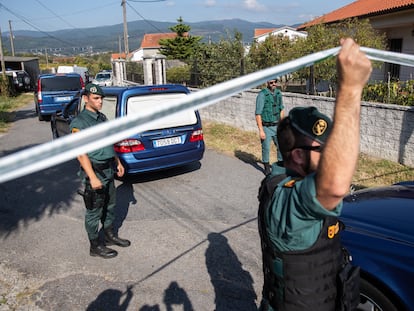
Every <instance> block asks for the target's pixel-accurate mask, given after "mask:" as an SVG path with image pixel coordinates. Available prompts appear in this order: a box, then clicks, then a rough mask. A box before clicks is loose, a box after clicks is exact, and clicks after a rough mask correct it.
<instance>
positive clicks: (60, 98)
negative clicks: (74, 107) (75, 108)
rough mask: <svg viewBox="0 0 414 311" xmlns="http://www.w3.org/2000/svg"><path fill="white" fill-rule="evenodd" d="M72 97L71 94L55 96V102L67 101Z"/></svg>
mask: <svg viewBox="0 0 414 311" xmlns="http://www.w3.org/2000/svg"><path fill="white" fill-rule="evenodd" d="M71 99H72V97H71V96H65V97H55V101H57V102H68V101H70V100H71Z"/></svg>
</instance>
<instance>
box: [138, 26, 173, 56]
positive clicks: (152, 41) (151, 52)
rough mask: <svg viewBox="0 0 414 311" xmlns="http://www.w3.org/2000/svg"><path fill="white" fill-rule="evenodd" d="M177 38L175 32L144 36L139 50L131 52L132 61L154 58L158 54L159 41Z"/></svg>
mask: <svg viewBox="0 0 414 311" xmlns="http://www.w3.org/2000/svg"><path fill="white" fill-rule="evenodd" d="M176 36H177V34H176V33H175V32H166V33H148V34H145V35H144V38H143V39H142V41H141V46H140V47H139V49H137V50H135V51H133V52H132V57H131V60H132V61H141V60H143V59H144V58H151V57H155V55H157V54H159V51H160V47H161V46H160V43H159V41H160V40H161V39H174V38H175V37H176Z"/></svg>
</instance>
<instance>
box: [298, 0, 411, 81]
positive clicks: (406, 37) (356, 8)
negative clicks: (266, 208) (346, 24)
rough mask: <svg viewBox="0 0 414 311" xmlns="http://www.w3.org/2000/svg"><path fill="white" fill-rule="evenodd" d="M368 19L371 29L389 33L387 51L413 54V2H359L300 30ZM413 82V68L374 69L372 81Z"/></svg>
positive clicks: (362, 0)
mask: <svg viewBox="0 0 414 311" xmlns="http://www.w3.org/2000/svg"><path fill="white" fill-rule="evenodd" d="M353 17H356V18H360V19H363V18H368V19H369V21H370V23H371V25H372V27H373V28H374V29H376V30H378V31H380V32H383V33H385V34H386V37H387V39H388V48H389V50H390V51H393V52H400V53H405V54H414V0H392V1H391V0H390V1H380V0H358V1H355V2H352V3H350V4H348V5H346V6H344V7H341V8H339V9H337V10H335V11H332V12H330V13H327V14H325V15H323V16H321V17H318V18H316V19H314V20H312V21H310V22H308V23H305V24H303V25H301V26H299V27H298V28H297V29H298V30H305V29H306V28H308V27H310V26H312V25H316V24H320V23H324V24H332V23H335V22H338V21H341V20H344V19H347V18H353ZM388 78H393V79H399V80H401V81H406V80H412V79H414V68H413V67H408V66H400V65H396V64H388V63H386V64H384V65H383V66H382V68H381V70H374V72H373V74H372V76H371V79H372V80H377V81H379V80H383V81H387V79H388Z"/></svg>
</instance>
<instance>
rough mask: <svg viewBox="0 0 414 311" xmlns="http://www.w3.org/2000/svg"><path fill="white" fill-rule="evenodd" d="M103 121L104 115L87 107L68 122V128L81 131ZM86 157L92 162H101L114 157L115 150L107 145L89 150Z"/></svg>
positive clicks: (72, 130)
mask: <svg viewBox="0 0 414 311" xmlns="http://www.w3.org/2000/svg"><path fill="white" fill-rule="evenodd" d="M105 121H106V117H105V115H104V114H103V113H100V112H98V113H95V112H92V111H89V110H87V109H83V110H82V112H81V113H80V114H79V115H78V116H77V117H76V118H75V119H73V120H72V122H71V124H70V130H71V132H74V131H76V130H79V131H81V130H84V129H86V128H88V127H91V126H94V125H97V124H100V123H102V122H105ZM88 157H89V159H90V160H91V161H93V162H97V163H103V162H105V161H106V160H108V159H111V158H113V157H115V150H114V147H113V145H109V146H106V147H103V148H100V149H97V150H94V151H91V152H89V153H88Z"/></svg>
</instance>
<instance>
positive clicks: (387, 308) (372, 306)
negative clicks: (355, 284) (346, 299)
mask: <svg viewBox="0 0 414 311" xmlns="http://www.w3.org/2000/svg"><path fill="white" fill-rule="evenodd" d="M360 300H361V302H360V304H359V305H358V308H357V310H358V311H398V309H397V308H396V307H395V305H394V304H393V303H392V302H391V301H390V300H389V299H388V298H387V297H386V296H385V295H384V294H383V293H382V292H381V291H380V290H379V289H377V288H376V287H375V286H373V285H371V284H370V283H369V282H368V281H366V280H364V279H361V285H360Z"/></svg>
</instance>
